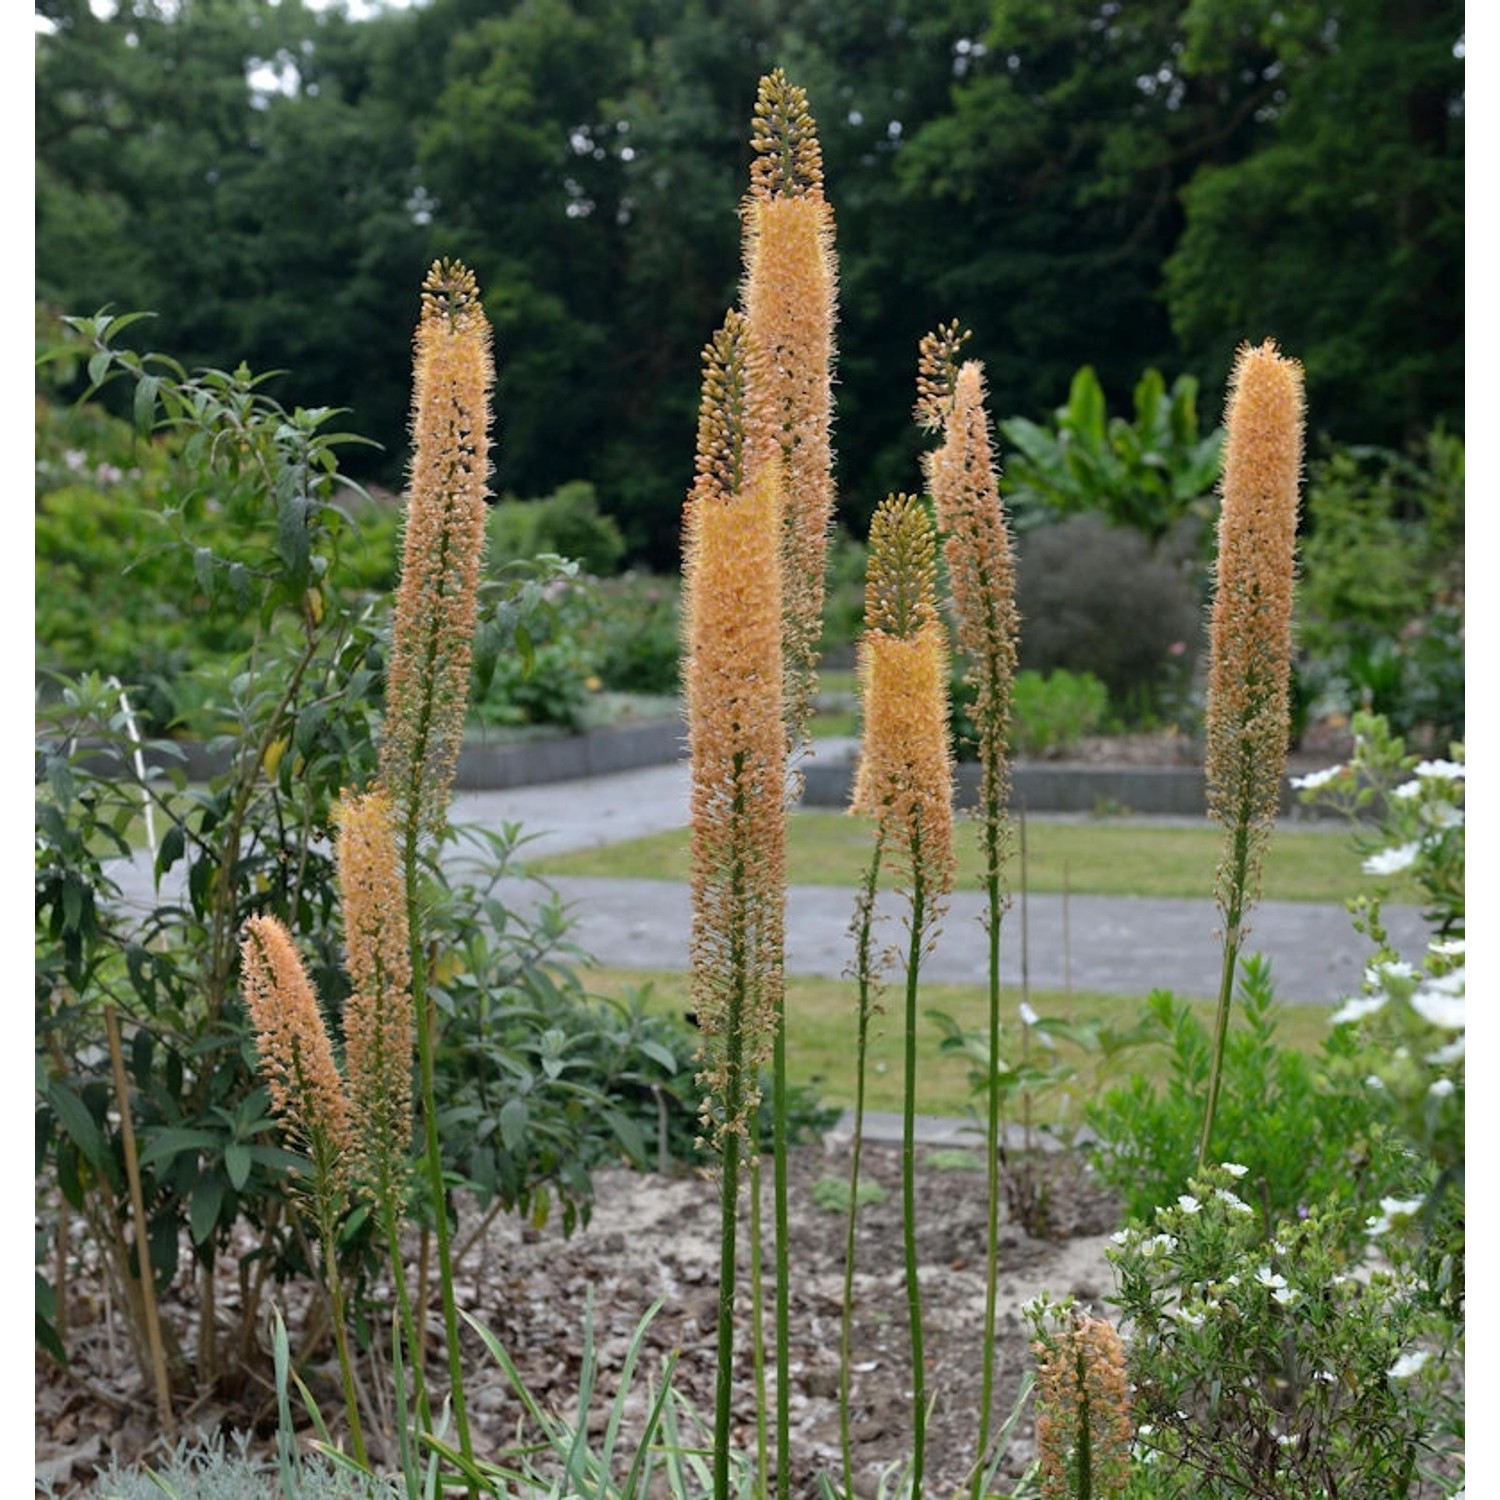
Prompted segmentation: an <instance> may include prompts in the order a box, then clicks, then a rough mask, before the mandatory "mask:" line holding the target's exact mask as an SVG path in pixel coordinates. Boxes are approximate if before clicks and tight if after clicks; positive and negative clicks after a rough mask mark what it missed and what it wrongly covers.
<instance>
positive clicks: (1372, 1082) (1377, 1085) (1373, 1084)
mask: <svg viewBox="0 0 1500 1500" xmlns="http://www.w3.org/2000/svg"><path fill="white" fill-rule="evenodd" d="M1365 1087H1366V1088H1367V1089H1375V1090H1377V1091H1378V1090H1380V1089H1383V1088H1384V1087H1385V1079H1383V1078H1382V1077H1381V1076H1380V1074H1379V1073H1371V1074H1370V1075H1369V1077H1367V1078H1366V1079H1365Z"/></svg>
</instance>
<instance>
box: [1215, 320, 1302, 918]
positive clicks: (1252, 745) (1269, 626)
mask: <svg viewBox="0 0 1500 1500" xmlns="http://www.w3.org/2000/svg"><path fill="white" fill-rule="evenodd" d="M1225 425H1226V427H1227V429H1228V433H1227V437H1226V440H1225V449H1224V476H1223V483H1222V487H1221V488H1222V494H1223V509H1222V511H1221V513H1220V516H1219V559H1218V573H1217V582H1216V588H1215V593H1214V602H1213V612H1212V623H1211V628H1210V661H1209V678H1208V704H1207V710H1206V714H1205V721H1206V722H1205V733H1206V764H1205V774H1206V781H1207V789H1208V805H1209V811H1210V813H1211V814H1212V815H1213V816H1214V817H1216V818H1217V819H1219V820H1220V821H1221V822H1222V823H1224V824H1225V826H1226V827H1227V828H1229V829H1231V830H1234V829H1239V828H1244V829H1245V830H1247V834H1248V836H1249V838H1250V839H1251V842H1252V846H1253V847H1255V848H1258V847H1259V846H1260V845H1261V844H1263V843H1264V840H1265V837H1266V835H1267V834H1268V833H1269V831H1270V828H1271V826H1272V824H1273V823H1274V821H1275V817H1276V811H1277V807H1278V804H1279V800H1280V793H1281V778H1282V774H1283V772H1284V770H1285V768H1286V753H1287V741H1288V736H1289V733H1290V722H1291V721H1290V713H1291V709H1290V682H1291V651H1292V583H1293V576H1294V572H1295V567H1296V557H1295V549H1296V537H1297V501H1298V484H1299V480H1300V477H1301V472H1302V432H1303V389H1302V366H1301V365H1300V364H1299V363H1298V362H1297V361H1296V360H1293V359H1288V358H1286V357H1285V356H1283V355H1282V354H1281V353H1280V352H1279V351H1278V349H1277V347H1276V345H1275V343H1274V342H1273V341H1271V340H1267V341H1266V342H1265V343H1263V344H1261V345H1259V346H1258V347H1252V346H1251V345H1249V344H1246V345H1244V346H1242V347H1241V349H1240V350H1239V353H1238V355H1237V356H1236V359H1235V364H1234V370H1233V373H1232V375H1231V377H1230V384H1229V397H1228V401H1227V404H1226V414H1225ZM1230 864H1231V859H1230V858H1229V857H1228V856H1226V860H1225V863H1224V866H1222V867H1221V869H1220V875H1219V885H1220V891H1219V897H1220V901H1221V903H1222V902H1224V901H1225V900H1226V899H1227V893H1226V891H1225V890H1224V886H1225V883H1226V880H1227V879H1228V878H1229V877H1228V874H1227V872H1228V869H1229V866H1230ZM1248 873H1249V875H1250V879H1251V882H1252V885H1251V889H1250V890H1249V891H1248V892H1247V893H1246V897H1247V904H1248V901H1249V900H1253V899H1254V887H1255V885H1258V879H1259V872H1258V859H1256V858H1255V857H1254V856H1253V855H1252V857H1251V859H1250V862H1249V870H1248Z"/></svg>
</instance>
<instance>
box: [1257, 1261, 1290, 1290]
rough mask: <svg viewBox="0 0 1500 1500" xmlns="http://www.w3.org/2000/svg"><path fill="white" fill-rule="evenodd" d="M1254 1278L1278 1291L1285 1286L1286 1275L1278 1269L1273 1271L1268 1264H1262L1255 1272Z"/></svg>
mask: <svg viewBox="0 0 1500 1500" xmlns="http://www.w3.org/2000/svg"><path fill="white" fill-rule="evenodd" d="M1255 1279H1256V1280H1257V1281H1258V1282H1259V1283H1260V1284H1261V1285H1262V1286H1265V1287H1270V1288H1271V1290H1272V1291H1273V1292H1279V1291H1281V1290H1282V1288H1283V1287H1285V1286H1286V1277H1285V1276H1283V1275H1282V1274H1281V1273H1280V1272H1279V1271H1273V1270H1272V1269H1271V1268H1270V1266H1262V1267H1261V1268H1260V1270H1258V1271H1257V1272H1256V1273H1255Z"/></svg>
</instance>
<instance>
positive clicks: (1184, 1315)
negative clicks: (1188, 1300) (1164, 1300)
mask: <svg viewBox="0 0 1500 1500" xmlns="http://www.w3.org/2000/svg"><path fill="white" fill-rule="evenodd" d="M1167 1316H1168V1317H1172V1318H1176V1319H1177V1321H1178V1322H1179V1323H1185V1324H1186V1325H1187V1326H1188V1327H1189V1328H1202V1327H1203V1314H1202V1313H1193V1312H1189V1311H1188V1310H1187V1309H1186V1308H1185V1307H1174V1308H1173V1309H1172V1311H1171V1312H1170V1313H1168V1314H1167Z"/></svg>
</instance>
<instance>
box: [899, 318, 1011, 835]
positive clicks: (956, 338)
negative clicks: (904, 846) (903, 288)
mask: <svg viewBox="0 0 1500 1500" xmlns="http://www.w3.org/2000/svg"><path fill="white" fill-rule="evenodd" d="M968 337H969V335H968V333H967V332H964V333H960V332H959V329H958V325H957V324H956V323H953V324H950V325H948V326H947V327H946V328H939V329H938V330H937V331H936V332H935V333H930V334H928V335H927V337H926V338H924V339H923V340H922V342H921V345H920V349H919V361H918V374H917V410H916V415H917V419H918V421H919V422H921V423H922V425H924V426H926V427H929V428H931V427H936V428H940V429H941V431H942V434H943V441H942V444H941V445H940V446H939V447H938V448H937V449H936V450H935V451H933V452H931V453H927V454H925V455H923V460H922V467H923V470H924V472H925V475H926V478H927V487H928V490H929V492H930V493H931V495H932V501H933V505H934V507H935V509H936V511H937V520H938V527H939V529H940V530H941V531H942V532H943V533H944V535H945V541H944V543H943V557H944V560H945V561H946V562H947V565H948V586H949V588H950V589H951V590H952V594H953V604H954V609H955V612H956V615H957V637H958V647H959V650H960V651H961V652H962V653H963V655H964V656H965V657H966V658H967V659H968V666H967V668H966V670H965V677H966V679H967V681H968V682H969V684H970V685H971V686H972V687H973V689H974V695H975V702H974V714H973V718H974V722H975V724H976V725H978V727H979V734H980V741H981V743H980V764H981V766H982V768H983V776H984V780H985V784H984V786H983V788H982V789H981V797H982V800H983V805H985V806H994V807H996V808H1001V807H1004V805H1005V803H1006V800H1007V797H1008V794H1009V770H1010V766H1009V759H1008V755H1007V734H1008V729H1009V724H1010V698H1011V689H1012V686H1013V684H1014V682H1015V675H1016V635H1017V632H1018V630H1019V616H1018V615H1017V612H1016V603H1015V599H1016V564H1015V550H1014V548H1013V547H1012V545H1011V536H1010V528H1009V526H1008V525H1007V523H1006V519H1005V509H1004V507H1003V505H1002V504H1001V501H1000V485H999V478H998V470H997V465H996V461H995V455H994V446H993V443H992V441H991V437H990V419H989V412H988V410H987V409H986V406H985V389H984V366H983V365H981V364H980V363H979V362H978V361H977V360H968V361H966V362H964V363H963V364H959V363H958V351H959V349H960V348H961V347H962V345H963V344H964V342H965V341H966V340H967V339H968Z"/></svg>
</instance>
